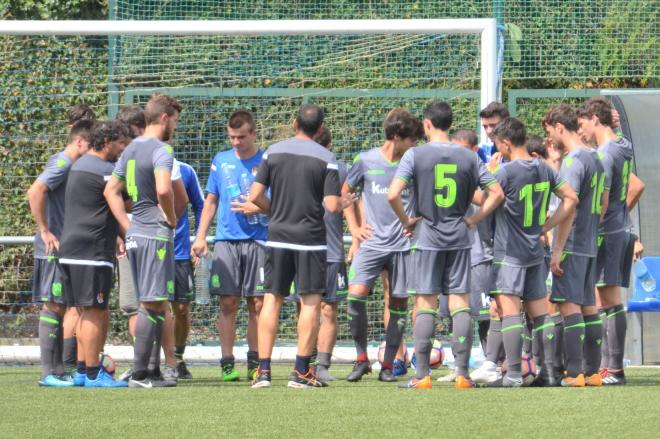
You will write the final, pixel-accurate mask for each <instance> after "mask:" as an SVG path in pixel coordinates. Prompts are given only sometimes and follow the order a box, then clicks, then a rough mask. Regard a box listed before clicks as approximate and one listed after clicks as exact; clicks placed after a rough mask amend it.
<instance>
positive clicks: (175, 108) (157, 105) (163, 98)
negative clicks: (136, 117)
mask: <svg viewBox="0 0 660 439" xmlns="http://www.w3.org/2000/svg"><path fill="white" fill-rule="evenodd" d="M181 110H182V107H181V104H179V103H178V102H177V101H176V99H174V98H173V97H172V96H169V95H166V94H160V93H156V94H154V95H152V96H151V98H149V102H147V105H145V107H144V118H145V120H146V122H147V125H152V124H156V123H158V121H159V120H160V117H161V116H162V115H163V114H167V115H168V116H170V117H171V116H174V113H181Z"/></svg>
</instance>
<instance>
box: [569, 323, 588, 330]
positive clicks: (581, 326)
mask: <svg viewBox="0 0 660 439" xmlns="http://www.w3.org/2000/svg"><path fill="white" fill-rule="evenodd" d="M573 328H584V323H576V324H574V325H571V326H565V327H564V331H568V330H569V329H573Z"/></svg>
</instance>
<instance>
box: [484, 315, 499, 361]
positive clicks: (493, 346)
mask: <svg viewBox="0 0 660 439" xmlns="http://www.w3.org/2000/svg"><path fill="white" fill-rule="evenodd" d="M501 349H502V320H500V319H490V328H488V339H487V340H486V360H488V361H490V362H492V363H495V364H497V362H498V361H499V360H500V350H501Z"/></svg>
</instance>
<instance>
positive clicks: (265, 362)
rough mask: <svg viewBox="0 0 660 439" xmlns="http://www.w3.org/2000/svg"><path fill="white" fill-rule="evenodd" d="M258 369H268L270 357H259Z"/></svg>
mask: <svg viewBox="0 0 660 439" xmlns="http://www.w3.org/2000/svg"><path fill="white" fill-rule="evenodd" d="M259 370H260V371H264V370H270V358H259Z"/></svg>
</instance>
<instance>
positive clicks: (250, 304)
mask: <svg viewBox="0 0 660 439" xmlns="http://www.w3.org/2000/svg"><path fill="white" fill-rule="evenodd" d="M256 128H257V126H256V124H255V121H254V118H253V116H252V114H251V113H250V112H248V111H244V110H239V111H235V112H234V113H232V114H231V116H229V120H228V121H227V134H228V136H229V140H230V141H231V146H232V148H231V149H230V150H227V151H224V152H219V153H218V154H216V156H215V157H214V158H213V162H212V164H211V172H210V174H209V180H208V183H207V185H206V192H207V195H206V201H205V202H204V209H203V210H202V218H201V221H200V224H199V231H198V233H197V238H196V239H195V243H194V244H193V246H192V253H193V257H200V256H205V255H206V254H207V253H208V247H207V244H206V234H207V232H208V229H209V227H210V225H211V221H212V219H213V216H214V215H215V213H216V210H217V212H218V217H217V225H216V227H217V228H216V233H215V239H214V241H215V243H214V245H213V247H214V248H213V263H212V267H211V293H212V294H215V295H219V296H220V313H219V314H218V335H219V338H220V347H221V348H222V358H221V359H220V366H221V369H222V380H223V381H236V380H238V379H239V373H238V371H237V370H236V369H235V366H234V339H235V337H236V314H237V313H238V307H239V305H240V301H241V297H244V298H245V301H246V303H247V309H248V327H247V342H248V353H247V369H248V371H247V372H248V373H247V377H248V380H253V379H254V378H255V373H256V370H257V366H258V365H259V362H258V361H259V354H258V352H257V348H258V346H257V322H258V319H259V312H260V311H261V307H262V304H263V295H264V282H265V273H264V264H265V259H266V248H265V241H266V239H267V237H268V229H267V227H266V225H265V224H263V222H262V221H259V217H258V216H257V215H254V214H252V215H250V216H246V215H244V214H243V213H240V212H234V211H232V208H231V202H232V201H235V200H236V198H237V197H238V196H239V195H240V193H241V192H247V191H248V190H249V187H250V185H251V184H252V182H253V181H254V175H255V174H256V172H257V169H258V167H259V163H261V160H262V157H263V151H261V150H260V149H259V147H258V146H257V145H256V144H255V140H256V138H257V131H256ZM242 181H244V183H243V186H246V185H247V187H242V188H241V182H242ZM218 204H219V206H218ZM218 207H219V209H218Z"/></svg>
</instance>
